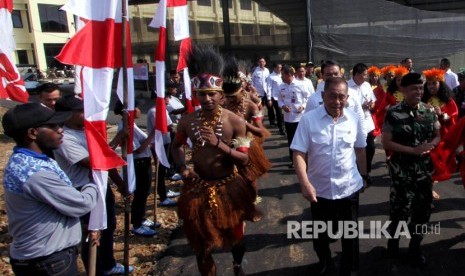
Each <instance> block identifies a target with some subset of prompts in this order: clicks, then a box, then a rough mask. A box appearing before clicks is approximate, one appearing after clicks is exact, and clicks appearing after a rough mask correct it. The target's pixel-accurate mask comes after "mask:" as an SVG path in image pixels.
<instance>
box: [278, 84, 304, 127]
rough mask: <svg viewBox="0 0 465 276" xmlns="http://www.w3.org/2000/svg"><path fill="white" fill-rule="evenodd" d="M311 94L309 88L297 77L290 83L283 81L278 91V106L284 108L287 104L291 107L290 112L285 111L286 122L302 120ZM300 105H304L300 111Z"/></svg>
mask: <svg viewBox="0 0 465 276" xmlns="http://www.w3.org/2000/svg"><path fill="white" fill-rule="evenodd" d="M309 96H310V95H309V93H308V90H307V89H306V88H305V87H304V86H303V85H302V83H301V82H299V81H297V80H296V79H295V78H294V79H293V80H292V82H291V83H290V84H287V83H285V82H283V83H281V85H280V86H279V93H278V106H279V107H280V108H282V107H283V106H284V105H286V106H288V107H289V108H290V109H291V111H290V112H283V114H284V122H287V123H297V122H299V121H300V118H301V117H302V115H303V114H304V110H305V107H306V105H307V100H308V97H309ZM300 106H303V108H304V109H303V110H302V111H300V112H299V111H298V108H299V107H300Z"/></svg>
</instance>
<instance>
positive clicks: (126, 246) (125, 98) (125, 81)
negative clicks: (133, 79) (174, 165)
mask: <svg viewBox="0 0 465 276" xmlns="http://www.w3.org/2000/svg"><path fill="white" fill-rule="evenodd" d="M121 1H122V5H121V6H122V10H123V14H122V32H123V34H122V37H123V43H122V55H123V68H122V70H123V109H124V110H125V111H126V112H123V131H124V132H125V133H128V132H129V126H128V121H129V120H128V115H129V114H128V112H127V110H128V74H127V73H128V65H127V57H126V47H127V45H126V39H127V37H126V29H127V16H128V7H127V2H126V0H121ZM127 144H128V139H127V137H126V138H125V139H124V140H123V144H122V145H121V157H122V158H123V159H124V160H125V161H127V154H128V152H127ZM128 179H129V178H128V167H127V165H125V166H124V167H123V181H124V183H125V187H124V189H125V190H126V191H124V194H126V195H128V194H129V187H128V183H129V181H128ZM130 203H131V197H130V196H126V197H125V198H124V260H123V264H124V275H129V214H130V209H131V204H130Z"/></svg>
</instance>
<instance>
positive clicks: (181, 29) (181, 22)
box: [168, 0, 194, 113]
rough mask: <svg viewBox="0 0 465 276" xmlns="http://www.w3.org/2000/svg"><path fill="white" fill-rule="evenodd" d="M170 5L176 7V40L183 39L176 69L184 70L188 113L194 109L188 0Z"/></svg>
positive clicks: (169, 3) (169, 4)
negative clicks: (189, 60)
mask: <svg viewBox="0 0 465 276" xmlns="http://www.w3.org/2000/svg"><path fill="white" fill-rule="evenodd" d="M168 7H173V8H174V12H173V15H174V40H176V41H179V40H181V45H180V46H179V60H178V67H177V69H176V71H178V72H180V71H183V78H184V79H183V80H184V93H185V96H186V108H187V113H191V112H193V111H194V107H193V106H192V86H191V79H190V76H189V69H188V68H187V55H188V54H189V52H190V50H191V47H192V46H191V39H190V35H189V13H188V12H189V10H188V6H187V0H171V1H169V2H168Z"/></svg>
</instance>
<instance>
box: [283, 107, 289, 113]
mask: <svg viewBox="0 0 465 276" xmlns="http://www.w3.org/2000/svg"><path fill="white" fill-rule="evenodd" d="M282 109H283V111H284V112H286V113H289V112H291V109H290V108H289V106H287V105H283V107H282Z"/></svg>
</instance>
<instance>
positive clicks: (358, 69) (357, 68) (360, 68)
mask: <svg viewBox="0 0 465 276" xmlns="http://www.w3.org/2000/svg"><path fill="white" fill-rule="evenodd" d="M366 70H368V66H366V64H365V63H357V64H355V65H354V68H352V76H355V74H362V73H363V72H364V71H366Z"/></svg>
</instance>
